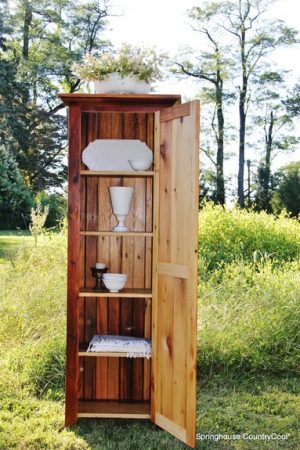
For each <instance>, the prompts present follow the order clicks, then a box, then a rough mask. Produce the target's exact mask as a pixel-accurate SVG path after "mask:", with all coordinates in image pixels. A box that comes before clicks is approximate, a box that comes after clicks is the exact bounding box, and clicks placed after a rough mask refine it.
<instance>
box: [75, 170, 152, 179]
mask: <svg viewBox="0 0 300 450" xmlns="http://www.w3.org/2000/svg"><path fill="white" fill-rule="evenodd" d="M80 175H83V176H94V177H141V178H144V177H153V176H154V171H153V170H139V171H127V170H81V171H80Z"/></svg>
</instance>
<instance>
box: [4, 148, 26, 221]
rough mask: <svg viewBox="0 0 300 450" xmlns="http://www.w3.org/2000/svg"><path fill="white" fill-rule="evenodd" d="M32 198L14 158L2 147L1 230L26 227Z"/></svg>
mask: <svg viewBox="0 0 300 450" xmlns="http://www.w3.org/2000/svg"><path fill="white" fill-rule="evenodd" d="M31 206H32V197H31V194H30V192H29V189H28V187H27V186H26V185H25V184H24V182H23V179H22V176H21V174H20V171H19V169H18V165H17V163H16V161H15V160H14V158H13V156H12V155H10V154H9V152H8V151H7V150H6V149H5V148H4V147H3V146H2V145H1V146H0V228H1V229H11V228H16V227H24V226H25V227H26V225H27V223H28V218H29V214H30V207H31Z"/></svg>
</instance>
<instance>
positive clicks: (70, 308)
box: [65, 106, 81, 425]
mask: <svg viewBox="0 0 300 450" xmlns="http://www.w3.org/2000/svg"><path fill="white" fill-rule="evenodd" d="M80 116H81V114H80V108H79V107H78V106H72V107H71V108H70V110H69V176H68V181H69V193H68V300H67V365H66V410H65V411H66V414H65V424H66V425H73V424H75V423H76V420H77V397H78V368H79V361H78V353H77V350H78V298H79V296H78V294H79V282H80V268H79V263H80V237H79V231H80V176H79V172H80V151H81V117H80Z"/></svg>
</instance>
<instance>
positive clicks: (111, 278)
mask: <svg viewBox="0 0 300 450" xmlns="http://www.w3.org/2000/svg"><path fill="white" fill-rule="evenodd" d="M127 278H128V275H126V274H122V273H105V274H104V275H103V283H104V284H105V286H106V287H107V289H108V290H109V291H110V292H119V290H120V289H122V288H123V287H124V286H125V284H126V281H127Z"/></svg>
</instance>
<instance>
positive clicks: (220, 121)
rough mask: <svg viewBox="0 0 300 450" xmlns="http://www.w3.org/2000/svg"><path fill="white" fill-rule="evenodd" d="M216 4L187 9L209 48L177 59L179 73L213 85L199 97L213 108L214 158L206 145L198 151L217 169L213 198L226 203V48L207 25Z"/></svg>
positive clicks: (194, 27)
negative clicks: (191, 56) (192, 56)
mask: <svg viewBox="0 0 300 450" xmlns="http://www.w3.org/2000/svg"><path fill="white" fill-rule="evenodd" d="M214 9H215V4H210V5H209V7H207V8H206V7H204V8H200V7H194V8H192V9H191V10H189V11H188V16H189V17H190V19H191V21H192V24H193V30H194V31H196V32H199V33H201V34H202V35H203V36H204V37H205V38H206V41H207V44H208V45H209V47H210V49H209V50H208V51H207V50H203V51H201V52H199V53H198V54H197V56H196V61H195V62H194V63H193V62H192V61H191V60H187V59H182V60H181V61H177V62H176V65H177V66H178V68H179V73H183V74H185V75H188V76H189V77H194V78H198V79H199V80H203V81H204V82H206V83H208V84H209V85H212V87H211V88H204V89H203V90H202V97H203V98H204V100H205V101H206V102H209V103H213V105H214V111H213V115H212V120H211V130H212V132H213V136H214V139H215V142H216V147H217V150H216V158H214V157H213V156H212V153H211V151H210V149H208V148H207V147H206V146H203V145H202V147H201V150H202V151H203V152H204V153H205V154H206V155H207V156H208V158H209V159H210V161H211V162H212V163H213V165H214V166H215V169H216V176H215V186H216V189H215V191H216V192H215V195H214V198H215V201H216V203H220V204H224V203H225V181H224V134H225V133H224V130H225V121H224V106H223V104H224V99H226V96H225V92H224V78H225V77H226V71H227V66H228V64H229V62H228V60H226V58H225V54H226V48H225V47H224V45H222V44H221V42H222V39H221V37H220V36H219V33H218V32H217V30H216V29H215V28H213V27H212V28H210V19H211V16H212V14H213V13H214Z"/></svg>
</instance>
